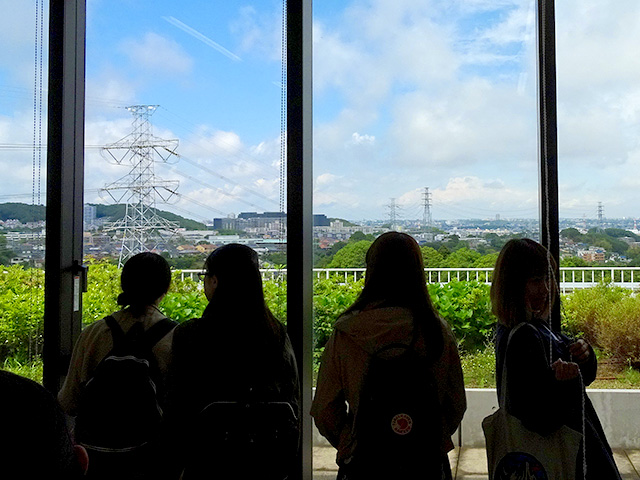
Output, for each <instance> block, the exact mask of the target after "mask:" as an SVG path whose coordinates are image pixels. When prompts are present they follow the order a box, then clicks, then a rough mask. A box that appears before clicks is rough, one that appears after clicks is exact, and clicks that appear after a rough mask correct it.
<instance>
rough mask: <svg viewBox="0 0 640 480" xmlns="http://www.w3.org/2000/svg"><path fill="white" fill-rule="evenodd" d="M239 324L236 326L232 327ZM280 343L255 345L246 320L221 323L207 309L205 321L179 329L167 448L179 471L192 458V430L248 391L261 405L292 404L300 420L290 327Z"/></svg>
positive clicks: (172, 364)
mask: <svg viewBox="0 0 640 480" xmlns="http://www.w3.org/2000/svg"><path fill="white" fill-rule="evenodd" d="M232 322H233V323H232ZM280 328H281V338H280V340H279V341H278V342H277V343H266V342H264V339H262V341H261V340H260V339H258V340H257V341H256V342H253V343H252V342H251V341H249V340H248V339H247V336H246V332H243V328H242V319H240V318H234V319H232V321H231V320H226V319H219V318H216V316H215V315H214V314H213V312H211V309H210V308H207V309H205V312H204V314H203V317H202V318H196V319H192V320H189V321H186V322H184V323H182V324H180V325H178V326H177V327H176V328H175V330H174V334H173V344H172V355H171V361H170V364H169V373H168V389H167V401H166V404H167V415H166V418H167V422H166V423H167V428H166V432H167V442H168V444H169V448H170V450H171V454H170V455H171V456H175V457H176V458H177V462H176V464H174V465H173V468H174V469H176V468H178V469H179V466H178V465H177V464H179V463H183V462H184V461H185V460H184V458H185V455H187V454H188V450H189V447H188V445H189V444H190V442H193V441H194V439H193V438H190V430H191V426H193V425H194V421H195V419H196V416H197V415H198V413H199V412H201V411H202V409H203V408H204V407H206V406H207V405H208V404H210V403H211V402H213V401H224V400H231V401H234V400H242V399H243V398H245V397H246V394H247V390H248V387H249V386H251V387H253V388H254V389H255V391H258V392H260V398H259V400H263V401H286V402H289V403H291V404H292V406H293V408H294V410H295V413H296V416H297V417H298V418H300V384H299V378H298V369H297V365H296V360H295V356H294V352H293V348H292V346H291V341H290V340H289V337H288V335H287V333H286V330H285V327H284V326H282V325H280Z"/></svg>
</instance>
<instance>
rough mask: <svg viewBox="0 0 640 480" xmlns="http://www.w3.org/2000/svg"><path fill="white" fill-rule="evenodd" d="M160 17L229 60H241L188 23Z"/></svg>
mask: <svg viewBox="0 0 640 480" xmlns="http://www.w3.org/2000/svg"><path fill="white" fill-rule="evenodd" d="M162 18H163V19H165V20H166V21H167V22H169V23H170V24H171V25H174V26H176V27H178V28H179V29H180V30H182V31H184V32H187V33H188V34H189V35H191V36H192V37H195V38H197V39H198V40H200V41H201V42H202V43H204V44H205V45H209V46H210V47H211V48H213V49H214V50H217V51H218V52H220V53H221V54H223V55H224V56H225V57H229V58H230V59H231V60H234V61H236V62H241V61H242V59H241V58H240V57H239V56H237V55H236V54H235V53H232V52H230V51H229V50H227V49H226V48H224V47H223V46H222V45H220V44H218V43H216V42H214V41H213V40H211V39H210V38H209V37H207V36H205V35H203V34H201V33H200V32H199V31H197V30H195V29H193V28H191V27H190V26H189V25H185V24H184V23H182V22H181V21H180V20H178V19H177V18H174V17H162Z"/></svg>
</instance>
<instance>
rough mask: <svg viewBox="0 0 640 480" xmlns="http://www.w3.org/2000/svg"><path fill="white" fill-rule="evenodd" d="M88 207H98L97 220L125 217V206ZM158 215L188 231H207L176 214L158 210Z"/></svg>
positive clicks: (200, 225)
mask: <svg viewBox="0 0 640 480" xmlns="http://www.w3.org/2000/svg"><path fill="white" fill-rule="evenodd" d="M88 205H93V206H94V207H96V217H97V218H102V217H110V218H112V219H113V220H118V219H120V218H122V217H124V210H125V205H124V204H117V205H102V204H92V203H89V204H88ZM156 213H157V214H158V215H160V216H161V217H162V218H164V219H166V220H169V221H171V222H178V224H179V225H180V227H181V228H186V229H187V230H207V226H206V225H205V224H204V223H201V222H197V221H195V220H191V219H189V218H184V217H181V216H180V215H176V214H175V213H171V212H165V211H162V210H156Z"/></svg>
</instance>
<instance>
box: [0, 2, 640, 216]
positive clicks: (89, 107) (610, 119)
mask: <svg viewBox="0 0 640 480" xmlns="http://www.w3.org/2000/svg"><path fill="white" fill-rule="evenodd" d="M533 5H534V4H533V2H532V1H530V0H421V1H418V0H368V1H364V0H356V1H336V0H327V1H316V2H314V64H313V70H314V183H315V185H314V204H315V207H314V208H315V211H316V212H318V213H325V214H327V215H329V216H338V217H343V218H348V219H352V220H359V219H365V218H366V219H374V218H377V219H382V218H386V217H387V216H388V208H387V205H388V204H389V203H390V201H391V199H392V198H393V199H395V201H396V202H397V203H398V204H399V205H400V206H401V209H400V211H399V214H398V215H399V217H400V218H405V219H413V218H421V216H422V207H421V193H422V191H423V189H424V187H429V189H430V192H431V193H432V202H433V205H432V214H433V217H434V218H436V219H446V218H470V217H473V218H478V217H479V218H492V217H495V215H496V214H500V215H501V216H502V217H503V218H513V217H537V214H538V212H537V186H538V179H537V166H536V165H537V148H536V134H537V131H536V115H537V113H536V91H535V79H536V71H535V23H534V19H535V17H534V9H533ZM0 7H4V8H3V11H4V12H8V13H7V14H6V15H4V16H3V18H2V19H0V46H2V48H0V144H3V145H5V146H6V145H15V144H19V145H27V146H28V145H29V144H31V142H32V139H33V84H34V64H33V61H34V15H35V8H34V5H33V2H18V3H17V4H16V2H12V1H10V0H0ZM281 21H282V4H281V3H279V2H277V1H271V0H260V1H257V0H254V1H235V0H229V1H225V2H220V1H210V0H208V1H206V0H204V1H198V0H191V1H189V2H174V1H169V0H155V1H153V2H152V1H148V0H144V1H143V0H89V1H88V22H87V32H88V35H87V103H86V113H87V122H86V144H87V145H88V148H87V151H86V182H85V183H86V194H85V196H86V201H88V202H107V201H108V200H109V197H108V195H104V193H102V194H100V189H101V188H103V187H104V186H105V185H107V184H109V183H112V182H114V181H116V180H118V179H119V178H121V177H123V176H124V175H126V174H127V173H128V171H129V168H128V167H127V166H125V165H114V164H112V163H109V162H107V161H106V159H105V157H104V156H103V155H101V154H100V148H99V147H100V146H104V145H108V144H110V143H113V142H116V141H118V140H119V139H121V138H123V137H124V136H126V135H127V134H128V133H129V131H130V129H131V121H132V116H131V114H130V113H129V112H127V110H126V109H125V108H124V107H126V106H128V105H137V104H151V105H159V106H160V107H159V108H158V109H157V110H156V111H155V113H154V115H153V116H152V117H151V119H152V122H153V128H154V134H155V135H156V136H157V137H159V138H162V139H177V140H178V141H179V146H178V149H177V152H178V153H179V154H180V157H179V158H172V159H171V161H170V162H168V163H166V164H163V163H158V164H157V165H156V175H157V176H158V177H159V178H161V179H164V180H174V179H175V180H178V181H179V182H180V186H179V188H178V193H179V195H178V196H174V197H173V198H172V199H171V203H170V204H168V205H162V204H159V205H158V207H159V208H162V209H167V210H171V211H174V212H176V213H179V214H181V215H184V216H188V217H192V218H196V219H199V220H205V219H210V218H212V217H214V216H223V215H228V214H237V213H239V212H241V211H251V210H258V211H263V210H277V209H278V208H279V205H278V204H279V202H278V199H279V181H278V172H279V159H280V95H281V90H280V87H281V83H280V81H281V63H280V59H281V28H282V24H281ZM639 24H640V4H638V2H635V1H633V0H629V1H626V0H625V1H623V0H615V1H614V0H610V1H609V2H601V1H596V0H583V1H578V0H564V1H563V2H559V3H558V5H557V41H558V99H559V106H558V114H559V148H560V152H559V155H560V157H559V158H560V184H561V185H560V203H561V211H560V213H561V216H563V217H582V216H583V215H586V216H587V217H595V215H596V208H597V202H599V201H601V202H603V204H604V208H605V215H606V216H610V217H620V216H632V217H633V216H640V215H639V214H638V211H637V208H636V205H638V200H640V198H638V195H639V193H638V192H640V189H638V188H637V187H638V183H640V180H637V178H638V177H637V175H636V172H637V171H638V162H640V143H639V142H638V140H637V139H638V133H637V132H638V118H637V117H638V112H639V109H640V88H639V85H640V82H638V80H637V79H638V78H640V61H638V60H637V58H636V55H635V50H636V46H637V45H638V44H639V41H640V38H638V37H639V36H640V28H638V27H639V26H640V25H639ZM45 50H46V49H45ZM45 65H46V63H45ZM32 157H33V153H32V151H30V150H29V148H27V147H22V148H9V147H4V148H0V166H1V167H2V168H3V172H5V174H4V178H3V179H0V201H25V202H30V200H31V196H30V193H31V178H32ZM42 182H43V185H44V178H43V180H42Z"/></svg>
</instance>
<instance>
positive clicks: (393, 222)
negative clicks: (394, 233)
mask: <svg viewBox="0 0 640 480" xmlns="http://www.w3.org/2000/svg"><path fill="white" fill-rule="evenodd" d="M387 208H388V209H389V223H390V227H391V230H397V229H398V225H397V221H398V210H400V205H398V204H397V203H396V199H395V198H392V199H391V201H390V202H389V205H387Z"/></svg>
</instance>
